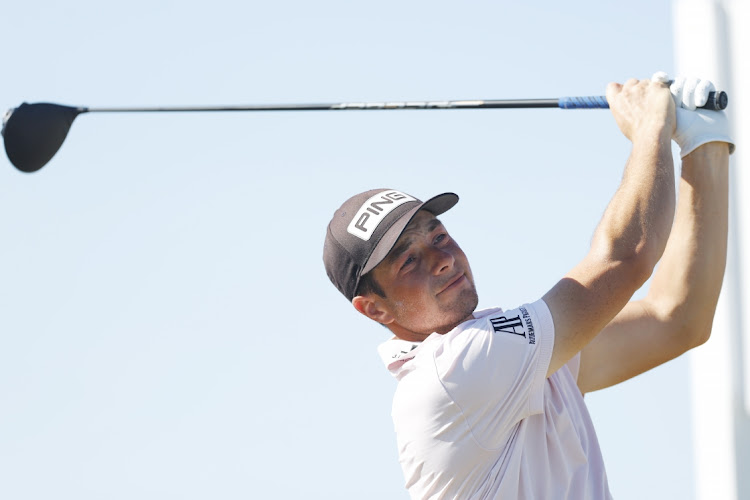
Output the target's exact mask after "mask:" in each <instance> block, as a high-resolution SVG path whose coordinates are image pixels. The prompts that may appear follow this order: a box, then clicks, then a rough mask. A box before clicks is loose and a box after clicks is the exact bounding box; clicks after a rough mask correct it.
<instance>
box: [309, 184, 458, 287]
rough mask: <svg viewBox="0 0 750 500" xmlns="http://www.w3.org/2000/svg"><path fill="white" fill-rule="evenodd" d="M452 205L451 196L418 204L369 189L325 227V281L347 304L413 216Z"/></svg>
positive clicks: (395, 194)
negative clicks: (326, 279)
mask: <svg viewBox="0 0 750 500" xmlns="http://www.w3.org/2000/svg"><path fill="white" fill-rule="evenodd" d="M456 203H458V195H456V194H454V193H443V194H439V195H437V196H434V197H432V198H430V199H429V200H427V201H425V202H422V201H420V200H418V199H417V198H415V197H413V196H411V195H408V194H406V193H404V192H402V191H397V190H395V189H373V190H370V191H365V192H364V193H360V194H358V195H355V196H352V197H351V198H349V199H348V200H346V201H345V202H344V204H343V205H341V208H339V209H338V210H336V212H335V213H334V214H333V218H332V219H331V222H330V223H329V224H328V230H327V232H326V240H325V243H324V245H323V263H324V264H325V268H326V273H328V278H329V279H330V280H331V282H332V283H333V284H334V286H335V287H336V288H338V289H339V291H340V292H341V293H343V294H344V296H345V297H346V298H347V299H349V300H350V301H351V300H352V299H353V298H354V296H355V293H356V291H357V287H358V286H359V280H360V278H361V277H362V275H364V274H366V273H368V272H370V271H371V270H373V269H374V268H375V266H377V265H378V264H380V262H382V261H383V259H385V257H386V256H387V255H388V252H390V251H391V248H393V245H395V244H396V241H397V240H398V238H399V236H401V233H402V232H403V231H404V229H405V228H406V226H407V225H408V224H409V221H411V219H412V218H413V217H414V215H416V213H417V212H419V211H420V210H427V211H428V212H431V213H432V214H434V215H440V214H442V213H443V212H446V211H447V210H449V209H450V208H452V207H453V206H454V205H455V204H456Z"/></svg>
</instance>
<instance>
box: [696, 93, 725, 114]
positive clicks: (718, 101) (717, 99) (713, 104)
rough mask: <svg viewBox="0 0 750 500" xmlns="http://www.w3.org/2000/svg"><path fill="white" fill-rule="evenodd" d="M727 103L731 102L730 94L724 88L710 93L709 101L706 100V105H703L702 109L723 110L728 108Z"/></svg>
mask: <svg viewBox="0 0 750 500" xmlns="http://www.w3.org/2000/svg"><path fill="white" fill-rule="evenodd" d="M727 104H729V96H727V93H726V92H724V91H723V90H719V91H718V92H709V93H708V101H706V104H705V105H704V106H701V109H710V110H712V111H721V110H722V109H726V107H727Z"/></svg>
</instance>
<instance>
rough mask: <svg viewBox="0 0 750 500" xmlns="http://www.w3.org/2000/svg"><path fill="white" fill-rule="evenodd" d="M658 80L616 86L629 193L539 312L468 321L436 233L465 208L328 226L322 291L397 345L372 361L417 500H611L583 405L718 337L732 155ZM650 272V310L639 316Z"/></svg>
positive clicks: (494, 313)
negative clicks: (392, 382)
mask: <svg viewBox="0 0 750 500" xmlns="http://www.w3.org/2000/svg"><path fill="white" fill-rule="evenodd" d="M665 82H666V75H664V74H657V75H654V78H652V79H651V80H641V81H638V80H629V81H628V82H626V83H625V84H624V85H620V84H617V83H611V84H610V85H609V86H608V87H607V101H608V102H609V105H610V108H611V110H612V114H613V116H614V118H615V121H616V122H617V125H618V126H619V128H620V130H621V131H622V133H623V134H624V135H625V136H626V137H627V138H628V139H629V140H630V141H631V142H632V150H631V153H630V157H629V158H628V160H627V163H626V165H625V171H624V175H623V177H622V182H621V183H620V186H619V188H618V189H617V191H616V192H615V194H614V196H613V197H612V200H611V201H610V203H609V205H608V206H607V207H606V209H605V210H604V214H603V216H602V219H601V222H600V223H599V225H598V227H597V229H596V231H595V234H594V237H593V239H592V241H591V248H590V250H589V252H588V254H587V255H586V256H585V257H584V258H583V260H581V262H580V263H579V264H578V265H576V266H575V267H574V268H573V269H572V270H571V271H570V272H569V273H567V274H566V275H565V276H564V277H563V278H562V279H561V280H560V281H559V282H558V283H557V284H556V285H555V286H554V287H552V289H551V290H549V291H548V292H547V293H546V294H545V295H544V296H543V297H541V298H540V299H539V300H537V301H536V302H532V303H528V304H523V305H520V306H517V307H513V308H511V309H506V310H502V309H499V308H493V309H487V310H476V307H477V303H478V298H477V292H476V289H475V287H474V277H473V275H472V272H471V267H470V266H469V261H468V259H467V257H466V255H465V254H464V252H463V250H462V249H461V248H460V247H459V245H458V243H457V242H456V241H455V240H454V239H452V238H451V236H450V234H449V233H448V231H447V230H446V228H445V226H444V225H443V223H442V222H441V221H440V219H438V216H439V215H441V214H442V213H444V212H446V211H447V210H449V209H450V208H452V207H453V206H454V205H455V204H456V202H457V201H458V197H457V196H456V195H455V194H452V193H445V194H441V195H438V196H435V197H433V198H431V199H429V200H428V201H426V202H422V201H420V200H418V199H416V198H415V197H413V196H411V195H409V194H407V193H404V192H402V191H398V190H395V189H376V190H372V191H368V192H365V193H361V194H359V195H356V196H354V197H352V198H350V199H349V200H347V201H346V202H345V203H344V204H343V205H342V206H341V208H340V209H339V210H338V211H336V213H335V214H334V216H333V219H332V220H331V222H330V224H329V226H328V231H327V234H326V239H325V246H324V256H323V259H324V263H325V267H326V271H327V273H328V276H329V278H330V279H331V281H332V282H333V284H334V285H335V286H336V287H337V288H338V289H339V291H341V293H342V294H344V296H346V298H347V299H348V300H349V301H350V302H351V303H352V305H353V306H354V308H355V309H356V310H357V311H359V312H360V313H362V314H363V315H365V316H367V317H368V318H370V319H372V320H374V321H376V322H378V323H380V324H382V325H384V326H385V327H387V328H388V329H389V330H390V331H391V332H392V334H393V338H392V339H390V340H388V341H387V342H385V343H384V344H383V345H382V346H380V348H379V351H380V354H381V357H382V358H383V360H384V361H385V364H386V366H387V368H388V370H389V371H390V372H391V373H392V374H393V375H394V376H395V377H396V379H397V380H398V386H397V389H396V393H395V396H394V400H393V408H392V416H393V421H394V425H395V430H396V435H397V445H398V453H399V461H400V463H401V467H402V469H403V472H404V476H405V480H406V488H407V489H408V490H409V493H410V494H411V496H412V497H413V498H419V499H422V498H429V499H453V498H460V499H500V498H502V499H544V500H549V499H574V500H582V499H592V500H600V499H608V498H611V495H610V491H609V487H608V484H607V474H606V472H605V469H604V462H603V460H602V455H601V451H600V449H599V444H598V442H597V438H596V433H595V431H594V428H593V425H592V422H591V418H590V416H589V414H588V411H587V409H586V405H585V403H584V400H583V395H584V394H585V393H587V392H590V391H595V390H598V389H603V388H605V387H609V386H612V385H614V384H617V383H619V382H622V381H624V380H627V379H629V378H631V377H634V376H636V375H638V374H640V373H643V372H645V371H647V370H649V369H651V368H653V367H655V366H658V365H660V364H662V363H664V362H666V361H669V360H671V359H673V358H675V357H677V356H679V355H681V354H682V353H684V352H686V351H687V350H689V349H691V348H693V347H696V346H698V345H700V344H702V343H704V342H705V341H706V340H707V339H708V337H709V335H710V333H711V324H712V321H713V316H714V311H715V308H716V303H717V300H718V297H719V291H720V289H721V282H722V278H723V274H724V266H725V261H726V240H727V191H728V186H727V182H728V181H727V179H728V163H729V159H728V157H729V154H730V153H731V152H732V150H733V149H734V145H733V144H732V140H731V139H730V138H729V134H728V132H729V128H728V124H727V120H726V117H725V115H724V113H723V112H717V111H704V110H696V106H697V107H700V106H701V105H703V104H704V103H705V102H706V99H707V97H708V93H709V92H710V91H711V90H713V85H712V84H711V82H708V81H706V80H699V79H695V78H688V79H685V78H679V79H677V80H675V82H674V83H673V84H672V85H671V86H669V85H668V83H665ZM671 140H675V141H676V142H677V144H678V145H679V147H680V155H681V157H682V171H681V179H680V182H679V198H678V199H679V202H678V203H677V206H676V207H675V205H676V203H675V178H674V164H673V160H672V150H671V142H670V141H671ZM540 222H541V221H540ZM542 229H543V228H541V227H540V230H542ZM498 257H501V256H498ZM657 262H660V265H659V267H658V269H657V270H656V272H654V268H655V266H656V264H657ZM652 273H653V280H652V282H651V285H650V288H649V290H648V294H647V296H646V298H644V299H643V300H639V301H631V297H632V295H633V293H634V292H635V291H636V290H638V289H639V288H640V287H641V285H643V284H644V283H645V282H646V280H647V279H648V278H649V277H651V275H652Z"/></svg>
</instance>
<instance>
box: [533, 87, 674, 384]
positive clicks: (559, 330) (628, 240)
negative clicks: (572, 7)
mask: <svg viewBox="0 0 750 500" xmlns="http://www.w3.org/2000/svg"><path fill="white" fill-rule="evenodd" d="M607 100H608V102H609V105H610V108H611V110H612V114H613V115H614V117H615V120H616V121H617V125H618V126H619V127H620V130H621V131H622V132H623V134H625V136H626V137H627V138H628V139H630V141H631V142H632V143H633V148H632V151H631V154H630V157H629V159H628V162H627V164H626V167H625V172H624V175H623V178H622V181H621V183H620V186H619V188H618V189H617V191H616V193H615V195H614V196H613V198H612V200H611V201H610V203H609V206H608V207H607V209H606V210H605V212H604V216H603V217H602V220H601V222H600V223H599V225H598V227H597V229H596V232H595V234H594V237H593V240H592V244H591V249H590V251H589V253H588V254H587V255H586V257H585V258H584V259H583V260H582V261H581V262H580V263H579V264H578V265H577V266H576V267H575V268H573V269H572V270H571V271H570V272H569V273H568V274H567V275H566V276H565V277H564V278H563V279H562V280H561V281H560V282H558V283H557V284H556V285H555V286H554V287H553V288H552V289H551V290H550V291H549V292H548V293H547V294H545V296H544V301H545V302H546V304H547V305H548V307H549V308H550V311H551V313H552V317H553V321H554V325H555V342H554V348H553V353H552V360H551V362H550V366H549V369H548V372H547V375H551V374H552V373H554V372H555V371H556V370H558V369H559V368H560V367H561V366H563V365H564V364H565V363H567V362H568V360H570V359H571V358H572V357H573V356H574V355H575V354H576V353H578V352H579V351H581V350H582V349H583V348H584V347H585V346H586V345H587V344H588V343H589V342H590V341H591V340H592V339H593V338H594V337H595V336H596V335H597V334H598V333H599V332H600V331H601V330H602V329H603V328H604V327H605V326H606V325H607V324H608V323H609V322H610V321H611V320H612V319H613V318H614V317H615V315H616V314H617V313H619V312H620V311H621V310H622V309H623V307H624V306H625V305H626V304H627V302H628V300H629V299H630V298H631V296H632V295H633V293H634V292H635V291H636V290H637V289H638V288H640V286H641V285H643V283H645V281H646V280H647V279H648V278H649V276H650V275H651V272H652V271H653V268H654V266H655V265H656V263H657V261H658V260H659V258H660V257H661V255H662V253H663V252H664V248H665V246H666V243H667V238H668V236H669V232H670V228H671V225H672V219H673V216H674V204H675V195H674V165H673V161H672V151H671V142H670V141H671V138H672V135H673V132H674V129H675V110H674V102H673V101H672V96H671V94H670V92H669V90H668V88H667V86H666V85H664V84H662V83H655V82H651V81H648V80H642V81H636V80H629V81H628V82H627V83H625V85H619V84H610V85H609V86H608V87H607Z"/></svg>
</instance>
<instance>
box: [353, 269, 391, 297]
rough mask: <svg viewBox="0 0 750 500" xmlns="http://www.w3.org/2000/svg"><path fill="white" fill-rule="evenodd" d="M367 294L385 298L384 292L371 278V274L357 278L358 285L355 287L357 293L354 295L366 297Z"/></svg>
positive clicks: (373, 278)
mask: <svg viewBox="0 0 750 500" xmlns="http://www.w3.org/2000/svg"><path fill="white" fill-rule="evenodd" d="M368 293H374V294H376V295H380V296H381V297H383V298H385V292H384V291H383V288H382V287H381V286H380V283H378V281H377V280H376V279H375V276H373V274H372V272H369V273H366V274H363V275H362V276H361V277H360V278H359V285H358V286H357V291H356V292H355V293H354V295H355V296H356V295H367V294H368Z"/></svg>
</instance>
